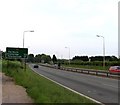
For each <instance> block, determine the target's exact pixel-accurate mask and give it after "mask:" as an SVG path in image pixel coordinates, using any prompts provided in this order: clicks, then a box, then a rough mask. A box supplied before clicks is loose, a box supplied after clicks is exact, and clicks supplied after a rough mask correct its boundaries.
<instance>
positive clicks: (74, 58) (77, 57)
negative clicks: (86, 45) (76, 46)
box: [72, 56, 89, 61]
mask: <svg viewBox="0 0 120 105" xmlns="http://www.w3.org/2000/svg"><path fill="white" fill-rule="evenodd" d="M72 60H81V61H89V58H88V56H75V57H73V59H72Z"/></svg>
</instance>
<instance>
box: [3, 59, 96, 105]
mask: <svg viewBox="0 0 120 105" xmlns="http://www.w3.org/2000/svg"><path fill="white" fill-rule="evenodd" d="M2 66H3V67H2V71H3V72H4V73H5V74H6V75H8V76H11V77H13V78H14V80H15V82H16V84H18V85H21V86H23V87H25V88H26V91H27V93H28V95H29V96H31V98H32V99H34V102H35V103H81V105H83V103H85V104H89V103H90V104H93V103H94V104H95V102H93V101H91V100H89V99H87V98H85V97H82V96H80V95H78V94H76V93H74V92H71V91H69V90H67V89H65V88H63V87H61V86H59V85H57V84H55V83H54V82H52V81H49V80H47V79H45V78H44V77H42V76H40V75H38V74H36V73H35V72H33V71H32V70H31V69H30V68H29V67H28V66H27V69H26V71H25V70H23V69H21V64H20V62H17V61H10V62H9V66H7V62H6V61H3V63H2Z"/></svg>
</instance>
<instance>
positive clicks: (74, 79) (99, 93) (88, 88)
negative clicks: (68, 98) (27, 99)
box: [31, 66, 118, 103]
mask: <svg viewBox="0 0 120 105" xmlns="http://www.w3.org/2000/svg"><path fill="white" fill-rule="evenodd" d="M31 67H32V66H31ZM34 70H35V71H37V72H38V73H40V74H42V75H44V76H46V77H48V78H50V79H52V80H55V81H57V82H59V83H61V84H63V85H65V86H67V87H70V88H72V89H73V90H76V91H78V92H80V93H83V94H84V95H87V96H89V97H91V98H94V99H96V100H98V101H100V102H102V103H117V102H118V88H117V84H115V83H112V84H114V87H112V86H111V84H108V83H111V82H110V80H111V81H112V82H113V81H115V82H116V83H117V81H116V80H113V79H108V78H107V79H106V78H104V79H103V78H100V77H95V76H88V75H85V74H79V73H72V72H67V71H60V70H57V69H52V68H47V67H42V66H40V67H39V69H34ZM103 80H104V81H105V82H104V81H103ZM107 81H108V83H107V85H103V84H106V82H107Z"/></svg>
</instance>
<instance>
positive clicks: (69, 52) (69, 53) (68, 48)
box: [65, 47, 70, 64]
mask: <svg viewBox="0 0 120 105" xmlns="http://www.w3.org/2000/svg"><path fill="white" fill-rule="evenodd" d="M65 48H68V49H69V64H70V47H65Z"/></svg>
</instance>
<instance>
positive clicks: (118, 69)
mask: <svg viewBox="0 0 120 105" xmlns="http://www.w3.org/2000/svg"><path fill="white" fill-rule="evenodd" d="M109 72H110V73H120V66H111V67H110V68H109Z"/></svg>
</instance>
